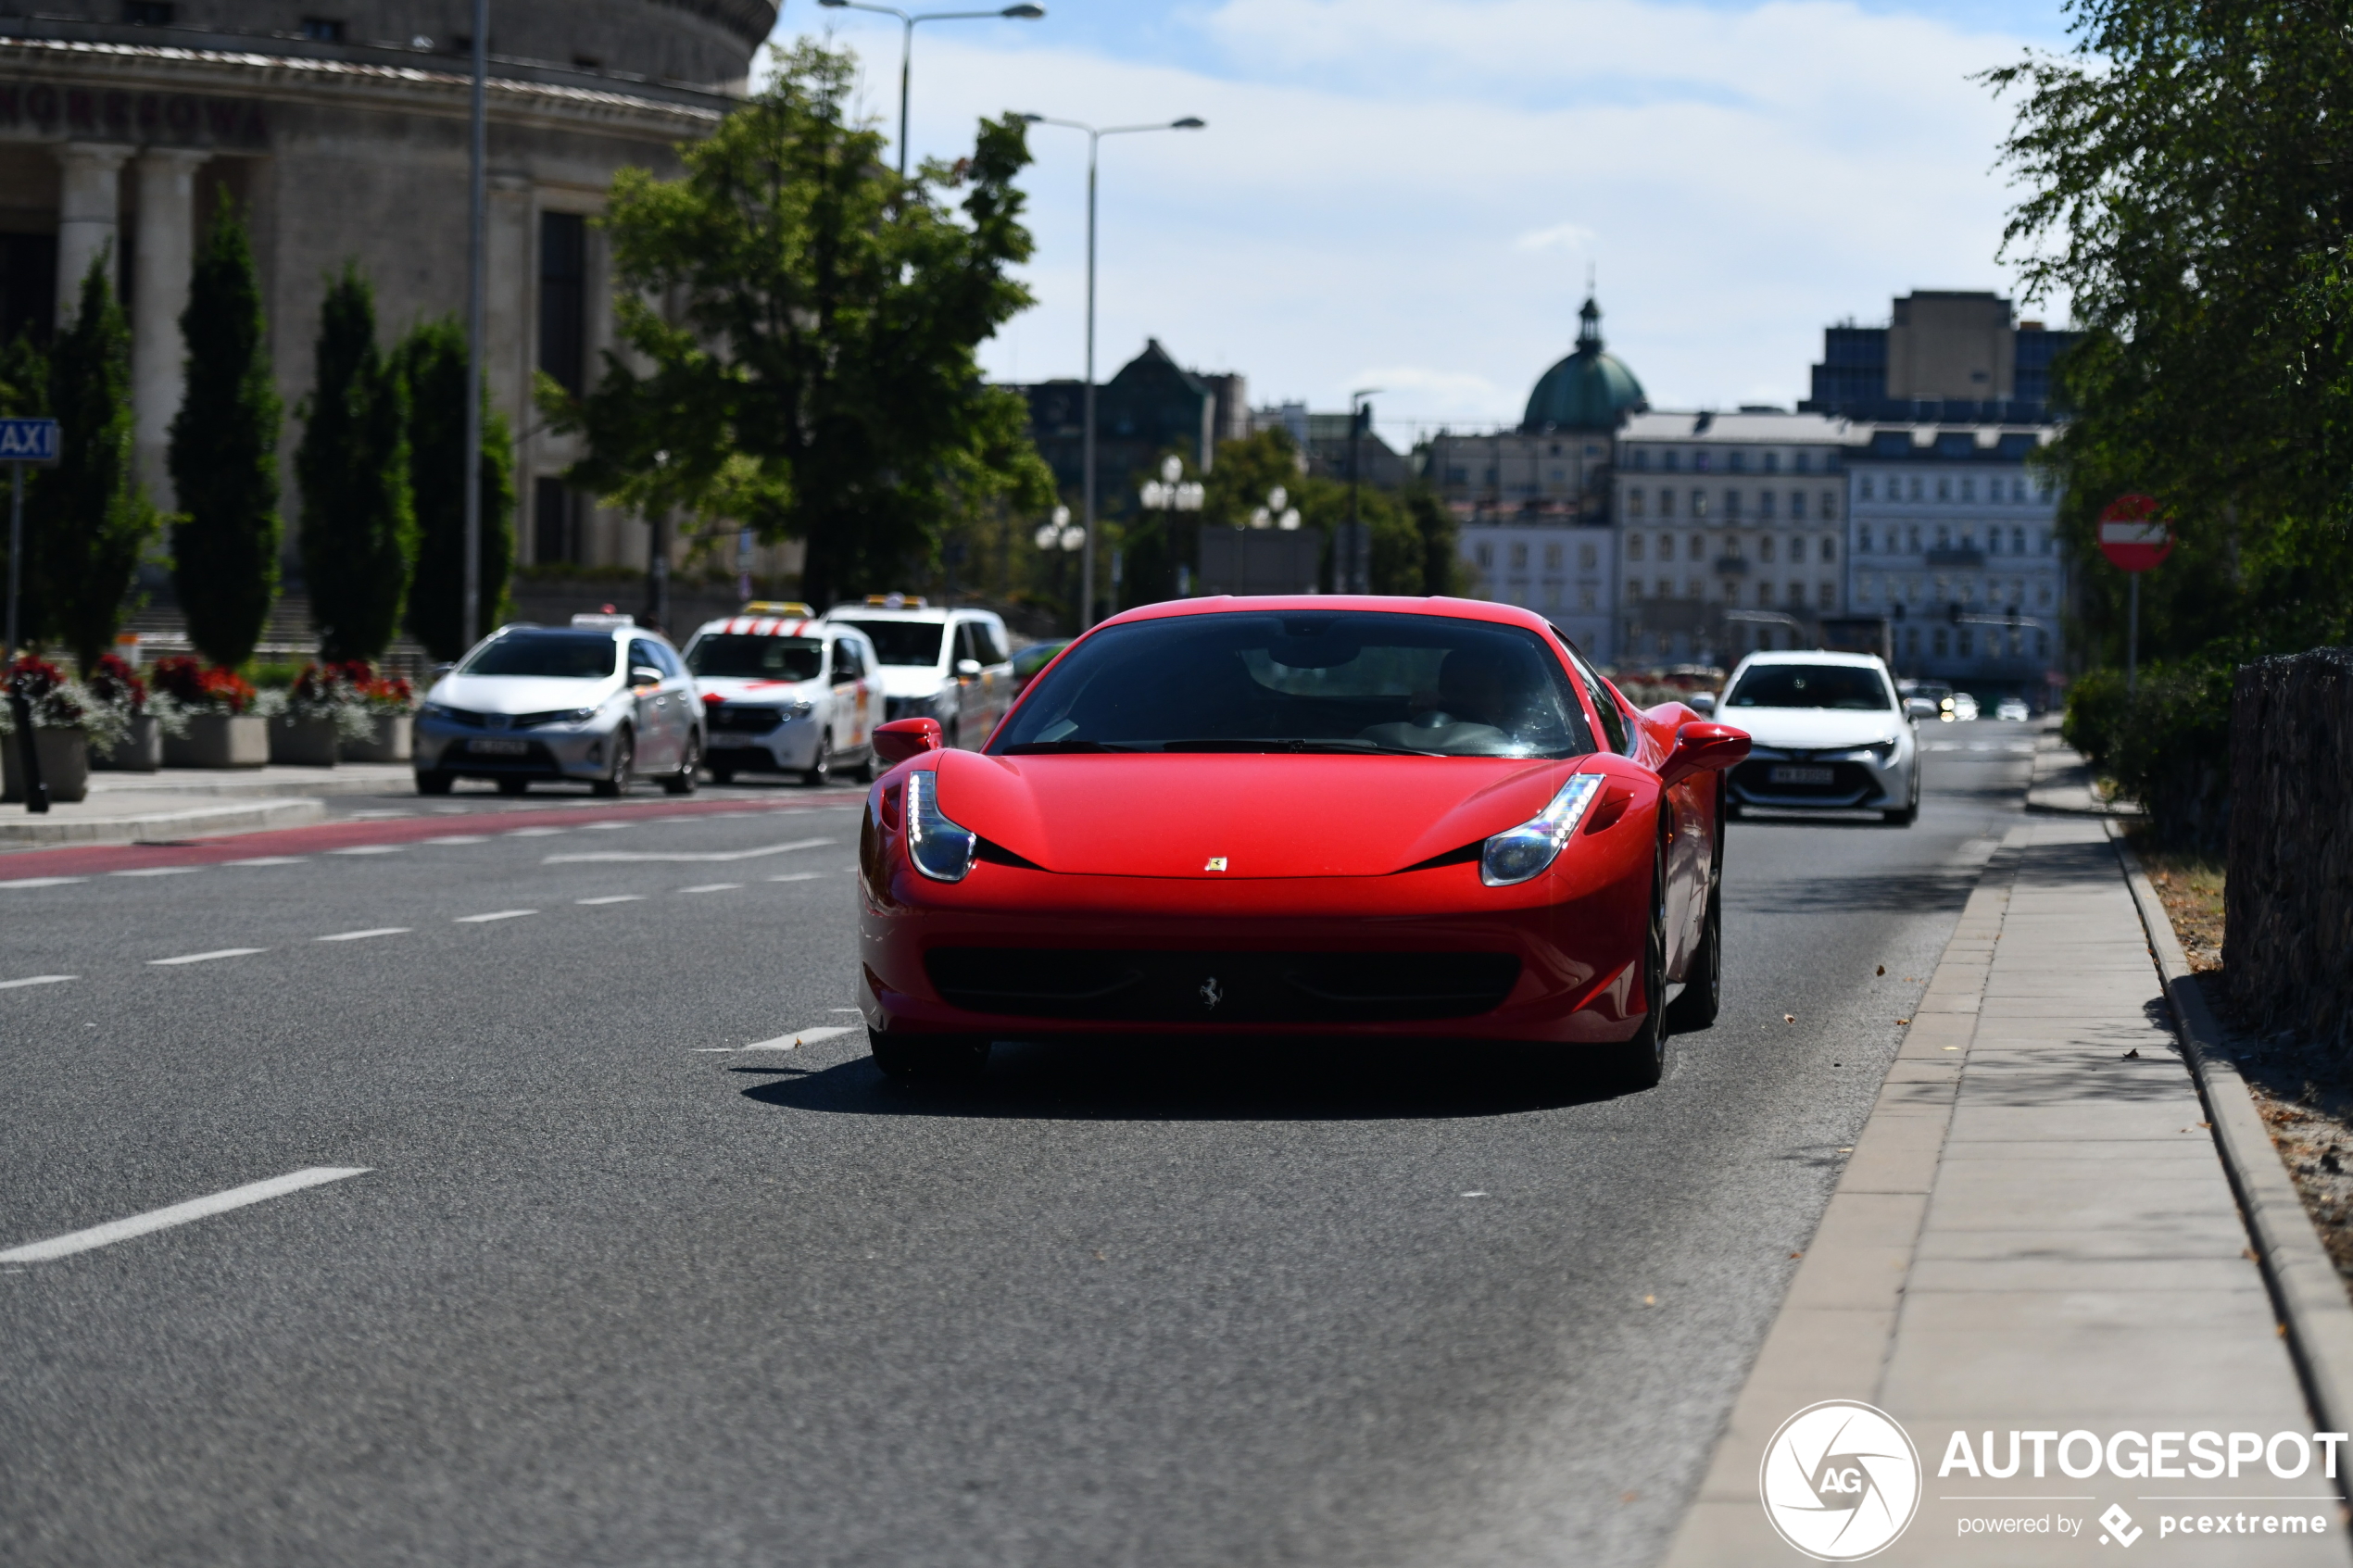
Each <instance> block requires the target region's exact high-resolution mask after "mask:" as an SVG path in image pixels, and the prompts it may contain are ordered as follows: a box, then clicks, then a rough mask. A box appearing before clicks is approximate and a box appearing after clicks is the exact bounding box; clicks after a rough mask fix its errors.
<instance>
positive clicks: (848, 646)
mask: <svg viewBox="0 0 2353 1568" xmlns="http://www.w3.org/2000/svg"><path fill="white" fill-rule="evenodd" d="M865 673H866V664H865V661H864V660H863V659H860V658H859V657H858V645H857V644H856V643H853V642H851V641H850V640H849V638H848V637H838V638H836V639H835V641H834V679H835V680H837V681H855V680H858V679H859V678H861V677H862V676H863V675H864V674H865Z"/></svg>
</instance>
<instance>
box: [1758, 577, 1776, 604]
mask: <svg viewBox="0 0 2353 1568" xmlns="http://www.w3.org/2000/svg"><path fill="white" fill-rule="evenodd" d="M1772 607H1773V585H1772V584H1771V583H1758V584H1757V585H1756V608H1759V609H1770V608H1772Z"/></svg>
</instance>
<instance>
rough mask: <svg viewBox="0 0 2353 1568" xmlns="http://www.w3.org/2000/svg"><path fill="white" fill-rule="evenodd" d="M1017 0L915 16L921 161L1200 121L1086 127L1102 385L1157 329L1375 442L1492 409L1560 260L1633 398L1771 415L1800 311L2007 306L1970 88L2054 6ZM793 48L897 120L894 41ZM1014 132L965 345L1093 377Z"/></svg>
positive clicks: (1793, 369) (2053, 44)
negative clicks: (998, 258) (1018, 124)
mask: <svg viewBox="0 0 2353 1568" xmlns="http://www.w3.org/2000/svg"><path fill="white" fill-rule="evenodd" d="M1046 5H1047V11H1048V15H1047V16H1046V18H1045V19H1042V20H1037V21H1022V20H1008V19H999V18H995V17H990V18H987V19H978V20H952V21H936V22H929V23H925V24H923V25H920V26H918V27H917V29H916V30H915V53H914V71H913V94H912V105H913V109H912V133H911V136H910V141H911V143H912V148H913V151H914V152H915V154H916V156H917V157H952V156H955V155H957V154H959V153H961V152H964V151H968V150H969V149H970V147H971V145H972V139H973V133H974V127H975V122H976V120H977V119H978V118H979V117H980V116H982V115H995V114H1001V113H1004V112H1006V111H1008V110H1022V111H1028V112H1032V113H1038V114H1045V115H1050V116H1053V117H1056V118H1059V119H1076V120H1082V121H1088V122H1091V123H1094V124H1097V125H1114V124H1136V123H1139V122H1149V123H1162V122H1165V121H1167V120H1171V119H1177V118H1180V117H1183V116H1187V115H1197V116H1199V117H1201V118H1202V119H1205V120H1206V121H1208V126H1207V128H1206V129H1205V130H1202V131H1193V132H1148V133H1143V134H1137V135H1123V136H1116V137H1107V138H1105V139H1104V141H1103V143H1102V155H1101V212H1100V233H1099V247H1100V248H1099V260H1098V302H1097V318H1096V320H1097V350H1096V370H1097V374H1098V376H1099V377H1100V378H1101V379H1109V377H1110V376H1111V375H1112V373H1113V372H1114V371H1115V370H1117V369H1118V367H1119V366H1120V365H1122V364H1124V363H1125V362H1126V361H1127V360H1128V359H1129V358H1132V357H1134V355H1135V354H1136V353H1137V352H1138V351H1139V350H1140V349H1141V348H1142V347H1143V345H1144V343H1145V340H1146V339H1147V338H1148V337H1157V338H1158V339H1160V341H1161V343H1162V344H1163V345H1164V346H1165V347H1166V348H1167V349H1168V351H1169V352H1170V353H1171V354H1172V355H1174V356H1175V357H1176V359H1177V361H1178V362H1179V363H1180V364H1183V365H1186V366H1189V367H1190V368H1192V369H1196V370H1205V371H1206V370H1216V371H1224V370H1233V371H1239V372H1240V373H1241V374H1243V375H1244V376H1246V377H1248V378H1249V385H1250V398H1251V401H1252V404H1253V405H1265V404H1271V403H1277V402H1281V401H1285V400H1292V399H1298V400H1304V401H1305V402H1307V403H1308V404H1309V405H1310V406H1311V407H1313V408H1315V409H1317V410H1319V411H1320V410H1326V409H1339V408H1345V407H1346V405H1347V400H1348V396H1349V394H1350V393H1351V392H1352V391H1353V390H1355V389H1358V388H1378V389H1379V391H1378V394H1377V395H1375V396H1374V398H1373V403H1374V406H1375V409H1376V417H1377V420H1378V425H1379V428H1380V431H1381V433H1382V434H1383V435H1384V436H1385V437H1387V438H1388V439H1389V441H1390V444H1391V445H1400V446H1403V445H1408V444H1410V442H1411V441H1412V440H1413V439H1414V438H1415V437H1416V435H1418V434H1422V433H1427V432H1428V431H1430V430H1432V429H1435V428H1438V427H1439V426H1441V425H1446V426H1450V427H1452V428H1453V429H1456V430H1464V429H1480V428H1491V427H1493V426H1494V425H1497V424H1509V423H1516V422H1517V420H1518V419H1519V417H1520V412H1521V409H1522V408H1523V406H1524V405H1525V403H1526V401H1527V397H1528V393H1529V388H1530V387H1532V386H1533V385H1534V383H1535V382H1536V379H1537V377H1538V376H1540V375H1541V374H1542V373H1543V371H1544V370H1545V368H1546V367H1547V366H1548V365H1550V364H1552V363H1553V362H1554V360H1555V359H1558V358H1560V357H1561V356H1563V355H1565V354H1567V352H1568V351H1569V349H1570V348H1571V347H1572V346H1573V345H1574V343H1575V340H1576V335H1577V309H1578V306H1579V303H1580V302H1581V301H1582V300H1583V298H1584V295H1585V282H1586V278H1587V276H1588V274H1589V270H1590V273H1591V275H1592V277H1593V278H1594V280H1595V282H1596V287H1597V292H1598V296H1599V299H1600V303H1601V307H1602V309H1603V312H1604V319H1603V332H1604V337H1605V339H1606V340H1607V343H1608V346H1609V349H1610V352H1611V353H1613V354H1615V355H1617V357H1618V358H1621V359H1623V360H1624V361H1625V362H1626V363H1627V364H1628V366H1629V367H1630V368H1631V369H1632V370H1633V371H1634V373H1635V374H1636V375H1637V376H1638V377H1639V378H1640V379H1641V381H1642V384H1643V387H1644V389H1645V390H1646V392H1647V393H1648V395H1649V397H1650V400H1651V403H1652V405H1653V406H1654V407H1655V408H1730V407H1734V406H1736V405H1739V404H1743V403H1771V404H1779V405H1780V406H1782V407H1789V406H1792V405H1793V404H1794V403H1795V401H1796V400H1797V399H1798V398H1800V397H1803V396H1805V395H1806V390H1807V369H1808V367H1809V366H1810V365H1811V364H1812V363H1813V362H1814V361H1815V360H1817V359H1818V358H1820V355H1821V341H1822V340H1821V331H1822V328H1823V327H1825V326H1827V325H1830V324H1831V323H1834V322H1841V321H1846V320H1856V321H1860V322H1863V323H1866V324H1869V323H1874V322H1881V321H1884V320H1886V317H1887V313H1888V302H1889V301H1890V299H1891V298H1893V297H1894V296H1895V295H1901V294H1906V293H1909V292H1910V291H1911V290H1913V289H1915V288H1928V289H1937V288H1958V289H1998V290H2001V291H2003V292H2005V293H2011V294H2014V282H2015V278H2016V270H2015V268H2014V267H2013V266H2010V265H2006V264H2004V263H2003V262H2001V261H1999V260H1997V253H1998V252H1999V250H2000V248H2001V243H2002V225H2003V221H2004V218H2005V215H2006V213H2007V209H2008V207H2009V206H2010V205H2011V203H2012V202H2013V201H2014V199H2015V195H2016V194H2015V193H2014V192H2013V191H2011V190H2010V189H2009V187H2008V176H2007V172H2006V171H2005V170H2003V169H2000V168H1999V167H1997V164H1996V158H1997V151H1998V147H1999V144H2000V142H2001V139H2002V136H2003V134H2004V133H2005V132H2006V131H2007V127H2008V125H2009V122H2010V119H2011V107H2010V106H2008V105H2007V104H2005V103H2002V102H1999V101H1997V100H1995V99H1994V96H1993V95H1992V94H1991V93H1990V92H1989V91H1988V90H1987V88H1986V87H1985V86H1984V85H1983V84H1982V83H1980V82H1973V81H1971V80H1970V78H1971V77H1972V76H1973V75H1974V74H1975V73H1977V72H1980V71H1982V70H1985V69H1989V68H1991V67H1994V66H1996V65H2001V64H2005V63H2007V62H2010V61H2013V60H2015V59H2017V58H2019V57H2020V56H2021V55H2023V54H2025V53H2026V52H2027V51H2029V50H2030V49H2040V50H2049V51H2058V50H2064V49H2065V48H2066V47H2067V44H2068V38H2067V31H2066V17H2065V15H2064V13H2063V11H2062V9H2061V6H2060V4H2059V0H1978V3H1975V4H1963V3H1953V0H1913V3H1910V4H1904V3H1898V0H1869V3H1864V4H1857V3H1855V0H1765V3H1762V4H1743V3H1738V0H1717V3H1693V0H1682V3H1668V0H1046ZM937 8H939V9H950V10H963V9H974V10H982V9H991V8H994V7H993V6H991V5H990V4H989V0H979V3H977V4H975V3H974V0H960V3H958V4H954V5H941V6H937ZM802 34H815V35H821V36H823V35H830V36H831V37H832V38H833V39H834V40H835V41H836V42H837V44H844V45H847V46H849V47H850V48H851V49H853V50H854V51H855V52H856V53H857V54H858V55H859V56H860V58H861V60H862V62H863V73H862V82H861V88H860V107H861V108H862V110H863V111H864V112H866V113H868V114H870V115H872V116H873V117H874V118H875V119H877V120H878V121H880V122H882V123H883V124H885V126H886V127H894V126H895V125H896V123H897V119H898V112H899V93H898V85H899V84H898V71H899V54H900V24H899V23H898V22H897V21H895V20H893V19H890V18H887V17H882V16H875V15H865V14H861V13H859V12H856V11H850V10H840V9H821V8H820V7H819V6H817V5H816V4H815V3H814V0H787V4H786V7H785V10H784V14H783V16H782V19H780V21H779V23H778V26H777V30H776V36H777V38H778V40H780V41H783V40H789V39H791V38H793V37H795V36H799V35H802ZM1030 145H1031V149H1032V151H1033V152H1034V154H1035V155H1036V157H1037V162H1036V163H1035V164H1034V165H1033V166H1032V167H1031V168H1030V169H1028V170H1027V171H1026V175H1025V178H1024V181H1023V186H1024V189H1025V190H1026V193H1027V194H1028V198H1029V209H1028V217H1029V220H1030V225H1031V228H1032V231H1033V232H1034V233H1035V234H1036V236H1037V242H1038V245H1037V254H1036V256H1035V257H1033V258H1032V260H1031V262H1030V263H1029V264H1028V265H1027V266H1026V268H1024V269H1023V270H1022V276H1023V279H1024V281H1025V282H1026V283H1027V285H1028V286H1029V288H1030V290H1031V291H1032V293H1033V294H1034V295H1036V296H1037V301H1038V303H1037V304H1036V305H1035V306H1034V307H1032V308H1030V309H1029V310H1028V311H1026V312H1025V313H1024V314H1023V315H1022V316H1021V317H1020V318H1019V319H1018V320H1015V321H1013V323H1011V324H1010V325H1009V326H1007V327H1006V328H1005V329H1004V330H1003V331H1002V332H1000V334H999V336H998V337H997V338H996V339H995V340H994V341H993V342H991V343H990V344H988V345H986V346H985V348H984V350H983V354H982V358H983V362H984V365H985V367H986V369H987V370H988V373H989V375H990V376H991V377H992V378H993V379H997V380H1001V381H1040V380H1045V379H1048V378H1050V377H1057V376H1072V377H1075V376H1077V375H1078V374H1080V373H1081V368H1082V366H1083V364H1084V360H1085V332H1086V314H1085V304H1086V178H1087V176H1086V167H1087V166H1086V154H1087V137H1086V136H1085V135H1084V134H1083V133H1081V132H1074V131H1066V130H1060V129H1056V128H1052V127H1037V128H1033V130H1032V132H1031V134H1030ZM2020 315H2021V316H2023V317H2027V318H2039V319H2042V320H2047V321H2049V322H2050V323H2051V324H2052V325H2055V326H2056V325H2059V324H2062V323H2063V322H2064V320H2065V319H2066V307H2065V302H2064V301H2044V302H2041V303H2040V304H2037V305H2030V304H2028V303H2027V302H2025V301H2023V300H2021V301H2020Z"/></svg>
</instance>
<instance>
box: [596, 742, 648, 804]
mask: <svg viewBox="0 0 2353 1568" xmlns="http://www.w3.org/2000/svg"><path fill="white" fill-rule="evenodd" d="M636 760H637V738H636V736H635V735H633V734H630V733H629V732H628V731H627V730H615V731H614V732H613V736H612V766H611V768H610V769H609V770H608V771H606V773H605V776H604V777H603V778H601V779H598V781H597V782H596V783H594V784H590V785H589V786H588V792H589V793H590V794H591V795H601V796H603V797H606V798H608V799H610V798H611V797H615V796H620V795H626V794H628V793H629V770H630V769H631V767H633V766H634V765H635V763H636Z"/></svg>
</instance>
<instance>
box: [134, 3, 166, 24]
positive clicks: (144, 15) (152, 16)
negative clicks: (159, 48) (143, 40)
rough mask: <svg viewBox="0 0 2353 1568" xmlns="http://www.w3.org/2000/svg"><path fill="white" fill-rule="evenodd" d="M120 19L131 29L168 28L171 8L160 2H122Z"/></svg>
mask: <svg viewBox="0 0 2353 1568" xmlns="http://www.w3.org/2000/svg"><path fill="white" fill-rule="evenodd" d="M122 19H123V20H124V21H127V22H129V23H130V24H131V25H132V27H170V25H171V7H170V6H168V5H164V4H161V3H160V0H123V4H122Z"/></svg>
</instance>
